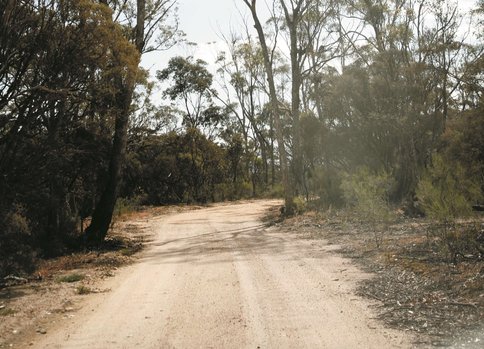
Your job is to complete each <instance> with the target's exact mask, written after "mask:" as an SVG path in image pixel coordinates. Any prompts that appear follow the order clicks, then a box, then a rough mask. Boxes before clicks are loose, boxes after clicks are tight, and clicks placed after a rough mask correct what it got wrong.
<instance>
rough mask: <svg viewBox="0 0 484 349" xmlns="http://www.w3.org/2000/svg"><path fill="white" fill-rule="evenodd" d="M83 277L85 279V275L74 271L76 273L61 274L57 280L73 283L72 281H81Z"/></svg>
mask: <svg viewBox="0 0 484 349" xmlns="http://www.w3.org/2000/svg"><path fill="white" fill-rule="evenodd" d="M83 279H84V275H82V274H77V273H74V274H68V275H63V276H59V277H58V278H57V279H56V280H57V282H68V283H72V282H77V281H81V280H83Z"/></svg>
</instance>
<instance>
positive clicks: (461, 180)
mask: <svg viewBox="0 0 484 349" xmlns="http://www.w3.org/2000/svg"><path fill="white" fill-rule="evenodd" d="M417 198H418V202H419V206H420V207H421V209H422V210H423V212H424V213H425V214H426V216H428V217H429V218H431V219H432V220H434V221H433V224H431V226H430V229H429V233H430V234H431V235H432V236H436V237H437V238H438V242H439V245H440V252H442V253H443V254H446V255H447V256H448V257H449V258H450V259H451V260H452V261H453V262H454V263H456V262H457V257H458V256H459V255H460V256H466V255H468V254H470V255H473V256H481V255H482V254H483V253H484V246H482V242H481V241H480V239H481V235H482V231H481V230H480V229H479V228H477V227H478V226H479V224H467V225H458V224H456V221H457V219H458V218H469V217H472V216H473V212H472V203H473V202H476V201H478V200H479V199H481V198H482V192H481V189H480V186H479V185H478V184H477V183H475V182H474V181H473V180H471V179H469V178H468V177H467V176H466V173H465V171H464V169H463V167H462V166H461V165H460V164H458V163H449V162H445V161H444V158H443V157H442V156H440V155H434V156H433V157H432V164H431V166H429V167H428V169H427V170H426V171H425V172H424V175H423V176H422V178H421V179H420V181H419V183H418V186H417Z"/></svg>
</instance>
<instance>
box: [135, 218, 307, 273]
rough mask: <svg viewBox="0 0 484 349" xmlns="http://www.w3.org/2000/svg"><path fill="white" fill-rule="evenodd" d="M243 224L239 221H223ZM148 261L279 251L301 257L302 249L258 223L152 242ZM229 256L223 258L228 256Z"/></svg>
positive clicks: (199, 259)
mask: <svg viewBox="0 0 484 349" xmlns="http://www.w3.org/2000/svg"><path fill="white" fill-rule="evenodd" d="M224 224H240V223H224ZM151 247H152V248H151V249H150V250H149V251H147V253H146V254H145V256H144V259H145V261H147V262H150V263H155V264H173V263H180V264H183V263H191V262H197V263H200V264H211V263H220V262H221V261H222V262H223V261H224V260H225V261H227V262H231V261H233V259H234V258H237V260H244V259H245V260H246V259H250V258H252V257H253V256H254V255H278V256H279V257H282V258H287V259H299V258H300V257H301V251H300V249H298V247H297V245H295V244H291V243H289V242H288V240H287V237H285V236H283V235H277V234H274V233H270V234H269V233H268V232H267V226H266V225H264V224H258V225H254V226H251V227H247V228H239V229H227V230H221V231H213V232H206V233H202V234H198V235H195V236H189V237H182V238H179V239H172V240H167V241H162V242H156V243H153V244H151ZM225 255H226V256H227V258H225V259H224V258H222V259H221V257H225Z"/></svg>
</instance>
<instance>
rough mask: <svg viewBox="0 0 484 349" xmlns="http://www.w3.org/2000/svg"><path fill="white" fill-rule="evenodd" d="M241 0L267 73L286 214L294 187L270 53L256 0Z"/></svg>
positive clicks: (288, 210)
mask: <svg viewBox="0 0 484 349" xmlns="http://www.w3.org/2000/svg"><path fill="white" fill-rule="evenodd" d="M243 2H244V4H245V5H247V7H248V8H249V10H250V13H251V15H252V19H253V21H254V27H255V29H256V31H257V36H258V38H259V42H260V46H261V50H262V55H263V57H264V66H265V70H266V74H267V82H268V85H269V99H270V105H271V109H272V113H273V115H274V128H275V130H276V138H277V144H278V150H279V161H280V167H281V177H282V185H283V187H284V202H285V207H286V214H292V213H293V212H294V188H293V186H292V185H291V181H290V175H289V164H288V159H287V153H286V147H285V143H284V134H283V129H282V123H281V108H280V107H279V104H280V103H279V100H278V97H277V91H276V84H275V80H274V70H273V65H272V60H271V53H270V51H269V47H268V46H267V41H266V36H265V34H264V30H263V27H262V24H261V22H260V19H259V15H258V12H257V0H243Z"/></svg>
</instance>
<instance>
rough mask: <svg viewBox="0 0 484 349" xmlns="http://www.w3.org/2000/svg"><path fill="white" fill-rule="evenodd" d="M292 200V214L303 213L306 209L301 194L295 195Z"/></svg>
mask: <svg viewBox="0 0 484 349" xmlns="http://www.w3.org/2000/svg"><path fill="white" fill-rule="evenodd" d="M292 202H293V204H294V214H303V213H304V212H305V211H306V200H304V198H302V197H301V196H296V197H295V198H294V199H293V200H292Z"/></svg>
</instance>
